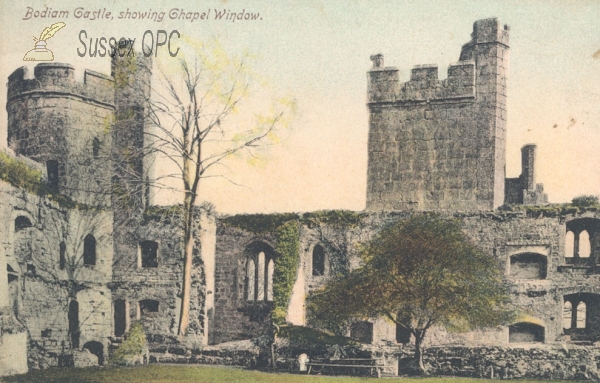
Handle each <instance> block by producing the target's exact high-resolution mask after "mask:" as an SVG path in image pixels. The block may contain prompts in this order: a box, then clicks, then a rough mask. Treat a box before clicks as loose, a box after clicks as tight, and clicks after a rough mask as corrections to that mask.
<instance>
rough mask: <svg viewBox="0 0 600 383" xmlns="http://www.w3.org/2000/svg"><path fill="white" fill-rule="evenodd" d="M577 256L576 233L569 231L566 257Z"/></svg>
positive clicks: (566, 239)
mask: <svg viewBox="0 0 600 383" xmlns="http://www.w3.org/2000/svg"><path fill="white" fill-rule="evenodd" d="M574 256H575V233H573V232H572V231H570V230H569V231H567V235H566V236H565V257H566V258H573V257H574Z"/></svg>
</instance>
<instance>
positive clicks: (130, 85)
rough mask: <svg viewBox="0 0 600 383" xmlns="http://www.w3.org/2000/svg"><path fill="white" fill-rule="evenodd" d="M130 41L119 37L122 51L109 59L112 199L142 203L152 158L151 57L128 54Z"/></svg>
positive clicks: (146, 199) (146, 196) (146, 201)
mask: <svg viewBox="0 0 600 383" xmlns="http://www.w3.org/2000/svg"><path fill="white" fill-rule="evenodd" d="M131 43H132V42H130V41H125V40H121V41H120V42H119V51H120V52H124V53H125V54H123V55H120V54H116V55H115V56H114V57H113V58H112V61H111V75H112V77H113V78H114V80H115V91H114V99H115V124H114V127H113V130H112V140H113V156H114V158H115V163H114V176H113V182H114V187H115V191H116V193H115V197H116V198H117V199H116V200H115V201H120V202H124V203H129V204H130V203H133V204H135V205H138V206H145V205H148V204H149V203H150V201H149V199H150V195H151V193H150V192H149V187H150V186H149V184H150V179H149V178H150V177H151V174H150V170H151V167H152V164H153V162H154V155H153V152H152V150H151V149H150V142H149V138H148V135H147V129H148V124H147V117H148V112H149V111H148V100H149V98H150V92H151V78H152V57H144V56H143V55H142V54H141V52H135V53H136V54H131V55H130V54H128V53H127V52H130V49H129V48H130V47H129V44H131ZM131 52H133V51H132V50H131ZM120 192H121V193H120ZM119 195H126V196H127V199H128V200H127V201H123V200H121V199H119Z"/></svg>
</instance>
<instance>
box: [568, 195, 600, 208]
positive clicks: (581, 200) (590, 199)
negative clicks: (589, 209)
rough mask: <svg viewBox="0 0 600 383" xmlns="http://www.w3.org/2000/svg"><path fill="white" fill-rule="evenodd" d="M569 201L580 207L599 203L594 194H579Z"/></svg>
mask: <svg viewBox="0 0 600 383" xmlns="http://www.w3.org/2000/svg"><path fill="white" fill-rule="evenodd" d="M571 202H572V203H573V205H575V206H581V207H586V206H594V205H598V204H599V202H598V196H595V195H581V196H578V197H575V198H573V200H572V201H571Z"/></svg>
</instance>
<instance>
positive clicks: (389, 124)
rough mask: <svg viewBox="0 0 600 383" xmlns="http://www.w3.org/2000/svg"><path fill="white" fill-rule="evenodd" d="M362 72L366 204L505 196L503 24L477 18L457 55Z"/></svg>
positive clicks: (379, 61)
mask: <svg viewBox="0 0 600 383" xmlns="http://www.w3.org/2000/svg"><path fill="white" fill-rule="evenodd" d="M372 59H373V63H374V65H373V68H372V69H371V71H369V73H368V107H369V165H368V175H367V210H403V209H420V210H439V209H442V210H444V209H446V210H468V209H481V210H492V209H494V208H496V207H498V206H501V205H502V204H503V202H504V179H505V172H504V165H505V139H506V70H507V64H508V28H507V27H504V28H502V27H501V25H500V24H499V22H498V21H497V20H496V19H487V20H479V21H477V22H475V24H474V26H473V34H472V40H471V42H469V43H467V44H465V45H464V46H463V48H462V51H461V55H460V61H459V62H458V63H456V64H452V65H450V67H449V68H448V78H447V79H446V80H442V81H439V80H438V68H437V66H435V65H420V66H416V67H415V68H413V69H412V72H411V78H410V81H408V82H406V83H400V79H399V76H398V70H397V69H396V68H394V67H385V66H384V65H383V57H382V56H381V55H377V56H373V57H372Z"/></svg>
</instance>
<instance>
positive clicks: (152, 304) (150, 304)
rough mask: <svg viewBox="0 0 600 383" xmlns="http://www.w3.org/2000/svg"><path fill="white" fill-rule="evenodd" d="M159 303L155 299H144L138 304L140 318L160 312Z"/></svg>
mask: <svg viewBox="0 0 600 383" xmlns="http://www.w3.org/2000/svg"><path fill="white" fill-rule="evenodd" d="M158 305H159V302H158V301H156V300H154V299H144V300H142V301H139V302H138V308H139V314H140V318H141V317H145V316H148V315H149V314H152V313H157V312H158Z"/></svg>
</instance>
